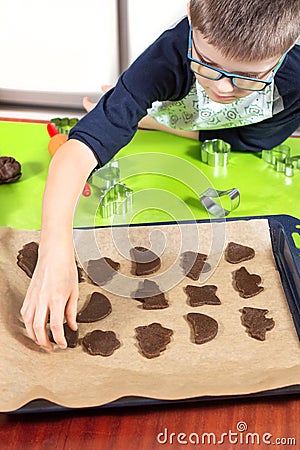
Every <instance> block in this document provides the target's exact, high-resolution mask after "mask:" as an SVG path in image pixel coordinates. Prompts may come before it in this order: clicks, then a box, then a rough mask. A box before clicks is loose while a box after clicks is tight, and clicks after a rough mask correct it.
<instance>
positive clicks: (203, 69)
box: [187, 26, 287, 91]
mask: <svg viewBox="0 0 300 450" xmlns="http://www.w3.org/2000/svg"><path fill="white" fill-rule="evenodd" d="M192 44H193V37H192V26H190V32H189V44H188V53H187V57H188V59H189V60H190V61H191V65H190V67H191V70H192V71H193V72H194V73H196V74H197V75H200V77H203V78H207V79H208V80H220V79H221V78H222V77H226V78H229V79H230V81H231V83H232V84H233V86H234V87H236V88H238V89H242V90H245V91H263V90H264V89H265V88H266V86H269V85H270V84H271V83H272V81H273V79H274V76H275V74H276V72H277V71H278V70H279V68H280V66H281V64H282V63H283V61H284V58H285V56H286V54H287V52H286V53H285V54H284V55H283V56H282V58H280V60H279V61H278V63H277V64H276V66H275V67H273V68H272V69H270V71H272V75H271V76H270V77H269V78H268V79H267V80H261V79H259V78H252V77H246V76H243V75H238V74H236V73H228V72H225V71H224V70H221V69H217V68H216V67H213V66H210V65H209V64H207V63H205V62H203V61H199V60H197V59H194V58H193V57H192Z"/></svg>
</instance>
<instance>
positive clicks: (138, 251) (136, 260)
mask: <svg viewBox="0 0 300 450" xmlns="http://www.w3.org/2000/svg"><path fill="white" fill-rule="evenodd" d="M130 257H131V260H132V273H133V275H136V276H138V277H140V276H144V275H150V274H152V273H155V272H157V271H158V270H159V269H160V266H161V260H160V258H159V256H157V255H156V254H155V253H154V252H153V251H152V250H149V249H148V248H145V247H133V248H131V249H130Z"/></svg>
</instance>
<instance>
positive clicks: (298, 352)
mask: <svg viewBox="0 0 300 450" xmlns="http://www.w3.org/2000/svg"><path fill="white" fill-rule="evenodd" d="M218 226H219V227H220V228H219V229H217V233H215V231H216V230H215V231H214V232H212V227H211V225H210V224H209V223H207V224H203V223H202V224H186V225H181V226H178V225H157V226H155V227H148V226H133V227H131V228H129V229H128V228H127V227H118V230H117V229H116V228H115V229H114V230H113V232H112V231H111V229H110V228H101V229H96V230H84V231H75V233H74V241H75V247H76V251H77V258H78V259H79V262H80V263H81V264H82V265H83V266H84V265H85V264H86V262H87V260H88V259H95V258H97V257H100V256H99V255H101V256H109V257H111V258H112V259H114V260H116V261H119V262H120V264H121V268H120V275H117V276H116V277H114V279H113V280H112V281H111V282H110V283H108V284H107V285H106V286H101V287H99V286H93V285H92V284H91V283H89V282H87V281H85V282H84V283H80V284H79V287H80V298H79V304H78V310H80V309H81V307H82V305H83V304H84V303H85V302H86V300H87V298H88V296H89V295H90V294H91V293H92V292H94V291H99V292H102V293H104V294H105V295H107V297H108V298H109V299H110V301H111V304H112V313H111V314H110V315H109V316H108V317H106V318H105V319H103V320H101V321H99V322H96V323H93V324H79V333H80V337H81V338H82V337H83V336H84V335H85V334H86V332H88V331H92V330H94V329H102V330H113V331H115V333H116V335H117V337H118V339H119V340H120V341H121V347H120V348H119V349H118V350H116V351H115V353H114V354H113V355H112V356H110V357H101V356H90V355H88V354H87V353H85V352H84V351H83V349H82V347H81V346H80V345H79V346H78V347H77V348H75V349H67V350H60V349H58V348H56V349H55V350H54V351H53V352H52V353H47V352H45V351H44V350H42V349H40V348H39V347H37V346H36V345H35V344H34V343H33V342H32V341H31V340H30V339H29V338H28V337H27V336H26V331H25V328H24V325H23V323H22V321H21V317H20V314H19V311H20V308H21V306H22V302H23V299H24V296H25V293H26V290H27V287H28V285H29V282H30V280H29V278H28V277H27V276H26V274H25V273H24V272H23V271H22V270H21V269H20V268H19V267H18V266H17V264H16V256H17V253H18V250H19V249H21V248H22V246H23V245H24V244H25V243H27V242H30V241H32V240H35V241H37V242H38V241H39V232H34V231H26V230H16V229H11V228H6V227H3V228H0V242H1V253H0V254H1V261H0V263H1V265H0V269H1V276H0V288H1V291H0V292H1V294H0V295H1V300H0V334H1V347H0V361H1V363H0V392H1V397H0V410H1V411H3V412H4V411H11V410H15V409H17V408H19V407H21V406H22V405H24V404H26V403H27V402H29V401H31V400H34V399H37V398H44V399H46V400H49V401H52V402H54V403H57V404H59V405H63V406H66V407H89V406H99V405H102V404H105V403H108V402H111V401H113V400H116V399H118V398H121V397H123V396H132V395H135V396H142V397H149V398H156V399H169V400H176V399H185V398H192V397H198V396H207V395H211V396H220V395H222V396H223V395H237V394H249V393H255V392H259V391H264V390H269V389H275V388H280V387H284V386H290V385H294V384H300V346H299V341H298V337H297V334H296V331H295V329H294V325H293V322H292V318H291V316H290V312H289V308H288V305H287V302H286V299H285V295H284V292H283V289H282V286H281V282H280V276H279V273H278V271H277V269H276V266H275V262H274V258H273V254H272V249H271V242H270V236H269V228H268V222H267V220H251V221H236V222H226V240H224V242H223V239H224V234H223V232H224V224H220V225H218ZM214 233H215V234H214ZM212 235H214V236H213V238H214V242H216V241H217V242H218V245H215V246H214V245H212V244H211V239H212ZM197 236H198V239H197ZM229 241H234V242H238V243H240V244H244V245H248V246H250V247H252V248H254V249H255V252H256V256H255V258H254V259H253V260H250V261H246V262H244V263H241V264H237V265H232V264H229V263H228V262H226V261H225V260H224V256H223V255H222V256H221V257H220V261H219V264H218V265H217V267H216V269H215V270H214V271H213V274H212V275H211V277H210V278H209V279H208V280H204V282H205V283H206V284H215V285H217V286H218V291H217V295H218V296H219V298H220V300H221V302H222V304H221V305H219V306H201V307H197V308H192V307H190V306H189V305H188V303H187V296H186V294H185V293H184V291H183V287H184V286H186V285H187V284H194V285H199V282H195V281H192V280H190V279H189V278H187V277H184V276H183V274H182V271H181V269H180V266H179V257H180V254H181V253H182V252H183V251H186V250H194V251H201V252H202V253H206V254H210V253H211V254H210V260H211V261H212V265H213V266H214V264H215V263H214V261H217V260H218V259H219V256H220V255H219V254H218V249H220V246H221V245H222V249H224V248H225V246H226V244H227V242H229ZM134 245H142V246H144V247H148V248H150V247H151V249H152V250H154V251H156V252H157V253H158V254H160V257H161V261H162V267H161V269H160V270H159V272H157V274H154V275H152V276H149V277H147V278H150V279H152V280H155V281H156V282H157V283H158V284H159V286H160V287H161V288H162V289H167V292H166V297H167V298H168V300H169V304H170V306H169V308H166V309H163V310H156V311H146V310H143V309H142V307H141V303H140V302H138V301H136V300H133V299H131V298H129V297H128V293H129V294H130V292H131V291H132V290H133V289H134V288H135V287H136V286H137V285H138V283H139V280H137V279H136V277H133V275H131V263H130V261H129V260H128V259H126V258H127V256H128V251H129V248H130V246H134ZM211 247H213V248H211ZM242 265H243V266H245V267H246V268H247V269H248V271H249V272H250V273H257V274H259V275H260V276H261V277H262V285H263V286H264V291H263V292H262V293H260V294H259V295H257V296H255V297H253V298H250V299H242V298H241V297H240V296H239V294H238V293H237V292H236V291H235V290H234V288H233V286H232V272H233V271H234V270H236V269H238V268H239V267H241V266H242ZM120 292H123V295H119V294H120ZM244 306H253V307H258V308H266V309H268V310H269V314H268V315H267V317H273V319H274V320H275V328H274V329H273V330H272V331H269V332H267V338H266V340H265V341H263V342H260V341H257V340H255V339H253V338H251V337H249V335H248V334H247V332H246V330H245V328H244V327H243V326H242V325H241V320H240V316H241V314H240V312H239V309H241V308H243V307H244ZM188 312H200V313H204V314H208V315H210V316H211V317H214V318H215V319H216V320H217V321H218V323H219V331H218V334H217V336H216V338H215V339H214V340H213V341H211V342H208V343H206V344H203V345H196V344H194V343H192V341H191V330H190V327H189V324H188V323H187V321H186V314H187V313H188ZM152 322H159V323H161V324H162V325H163V326H165V327H167V328H171V329H172V330H173V331H174V334H173V337H172V340H171V343H170V344H168V346H167V349H166V350H165V351H164V352H162V353H161V355H160V356H159V357H157V358H154V359H146V358H145V357H144V356H143V355H142V354H141V353H140V352H139V349H138V346H137V343H136V339H135V332H134V328H135V327H137V326H140V325H147V324H150V323H152Z"/></svg>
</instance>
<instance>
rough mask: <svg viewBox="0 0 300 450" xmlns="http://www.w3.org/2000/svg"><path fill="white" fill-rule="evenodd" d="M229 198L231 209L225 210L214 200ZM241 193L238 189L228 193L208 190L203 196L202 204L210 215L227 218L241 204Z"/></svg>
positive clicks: (201, 197)
mask: <svg viewBox="0 0 300 450" xmlns="http://www.w3.org/2000/svg"><path fill="white" fill-rule="evenodd" d="M224 196H225V197H226V196H227V197H228V198H229V200H230V205H231V206H230V209H225V208H223V207H222V206H221V205H220V204H218V203H217V202H216V200H214V199H220V198H221V197H224ZM240 198H241V196H240V191H239V190H238V189H237V188H232V189H228V190H226V191H218V190H216V189H212V188H209V189H206V191H204V192H203V193H202V194H201V196H200V202H201V203H202V205H203V206H204V208H205V209H206V210H207V212H208V213H209V214H211V215H212V216H215V217H220V218H221V217H226V216H228V214H230V213H231V211H233V210H234V209H236V208H237V207H238V206H239V204H240Z"/></svg>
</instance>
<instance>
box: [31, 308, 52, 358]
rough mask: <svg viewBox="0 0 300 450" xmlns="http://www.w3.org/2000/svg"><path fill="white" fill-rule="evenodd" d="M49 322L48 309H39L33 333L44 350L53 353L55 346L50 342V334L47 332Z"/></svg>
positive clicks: (34, 321)
mask: <svg viewBox="0 0 300 450" xmlns="http://www.w3.org/2000/svg"><path fill="white" fill-rule="evenodd" d="M47 320H48V309H47V307H39V308H38V309H37V310H36V311H35V316H34V320H33V331H34V334H35V336H36V339H35V342H36V343H37V344H38V345H40V346H41V347H43V348H44V349H46V350H48V351H51V350H53V345H52V344H51V342H50V341H49V337H48V333H47V330H46V323H47Z"/></svg>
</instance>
